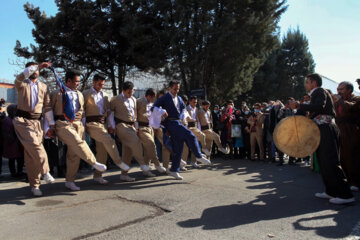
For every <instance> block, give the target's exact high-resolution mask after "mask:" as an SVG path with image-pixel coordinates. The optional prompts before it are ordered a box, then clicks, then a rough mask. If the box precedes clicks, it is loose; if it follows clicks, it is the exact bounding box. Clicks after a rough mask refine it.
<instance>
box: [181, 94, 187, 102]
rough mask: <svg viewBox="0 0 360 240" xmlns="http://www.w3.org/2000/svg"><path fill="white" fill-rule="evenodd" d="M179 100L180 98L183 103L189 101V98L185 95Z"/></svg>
mask: <svg viewBox="0 0 360 240" xmlns="http://www.w3.org/2000/svg"><path fill="white" fill-rule="evenodd" d="M181 98H182V100H183V101H189V98H188V96H186V95H183V96H182V97H181Z"/></svg>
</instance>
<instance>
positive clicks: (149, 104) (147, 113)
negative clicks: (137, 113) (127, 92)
mask: <svg viewBox="0 0 360 240" xmlns="http://www.w3.org/2000/svg"><path fill="white" fill-rule="evenodd" d="M146 101H147V100H146ZM153 105H154V103H152V102H149V101H147V104H146V115H147V116H148V117H150V115H151V108H152V106H153Z"/></svg>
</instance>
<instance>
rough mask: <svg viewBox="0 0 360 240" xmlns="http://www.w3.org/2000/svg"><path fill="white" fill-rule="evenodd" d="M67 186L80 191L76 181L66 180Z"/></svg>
mask: <svg viewBox="0 0 360 240" xmlns="http://www.w3.org/2000/svg"><path fill="white" fill-rule="evenodd" d="M65 187H66V188H68V189H70V190H71V191H80V188H79V187H78V186H76V185H75V183H74V182H65Z"/></svg>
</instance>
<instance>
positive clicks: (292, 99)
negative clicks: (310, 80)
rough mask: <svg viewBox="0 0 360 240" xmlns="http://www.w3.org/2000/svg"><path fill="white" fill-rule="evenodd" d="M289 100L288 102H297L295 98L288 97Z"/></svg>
mask: <svg viewBox="0 0 360 240" xmlns="http://www.w3.org/2000/svg"><path fill="white" fill-rule="evenodd" d="M287 100H288V101H295V98H293V97H288V99H287Z"/></svg>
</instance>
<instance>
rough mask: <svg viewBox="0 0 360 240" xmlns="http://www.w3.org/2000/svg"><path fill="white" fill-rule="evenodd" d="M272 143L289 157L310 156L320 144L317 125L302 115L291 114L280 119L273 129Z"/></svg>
mask: <svg viewBox="0 0 360 240" xmlns="http://www.w3.org/2000/svg"><path fill="white" fill-rule="evenodd" d="M273 137H274V143H275V145H276V147H277V148H278V149H279V150H280V151H281V152H283V153H286V154H287V155H289V156H291V157H297V158H303V157H307V156H311V155H312V154H313V153H314V152H315V151H316V149H317V148H318V146H319V144H320V130H319V127H318V126H317V125H316V124H315V122H314V121H312V120H311V119H309V118H307V117H304V116H292V117H287V118H285V119H283V120H281V121H280V122H279V123H278V124H277V126H276V127H275V130H274V134H273Z"/></svg>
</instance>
